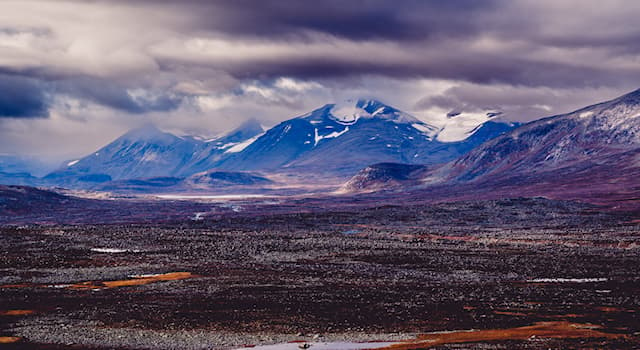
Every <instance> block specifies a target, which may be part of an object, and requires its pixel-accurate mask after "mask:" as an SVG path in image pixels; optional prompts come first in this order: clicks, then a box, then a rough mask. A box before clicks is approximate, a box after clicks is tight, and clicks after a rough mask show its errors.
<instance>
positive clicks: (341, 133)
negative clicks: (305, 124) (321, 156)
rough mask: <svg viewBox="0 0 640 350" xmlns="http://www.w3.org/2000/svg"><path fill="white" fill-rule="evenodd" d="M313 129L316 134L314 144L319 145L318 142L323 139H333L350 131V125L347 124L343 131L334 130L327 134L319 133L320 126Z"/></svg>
mask: <svg viewBox="0 0 640 350" xmlns="http://www.w3.org/2000/svg"><path fill="white" fill-rule="evenodd" d="M313 130H314V132H315V135H314V140H315V143H314V144H313V146H317V145H318V142H320V141H321V140H323V139H333V138H336V137H340V136H342V135H343V134H344V133H346V132H347V131H349V127H348V126H347V127H345V128H344V130H342V131H334V132H332V133H330V134H327V135H319V134H318V128H314V129H313Z"/></svg>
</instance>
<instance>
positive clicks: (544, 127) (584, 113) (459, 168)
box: [444, 90, 640, 181]
mask: <svg viewBox="0 0 640 350" xmlns="http://www.w3.org/2000/svg"><path fill="white" fill-rule="evenodd" d="M639 148H640V90H636V91H634V92H631V93H629V94H627V95H624V96H621V97H619V98H616V99H614V100H611V101H607V102H603V103H599V104H596V105H592V106H588V107H585V108H582V109H579V110H577V111H575V112H571V113H568V114H563V115H557V116H553V117H548V118H544V119H540V120H536V121H533V122H531V123H528V124H526V125H523V126H521V127H519V128H517V129H515V130H513V131H511V132H509V133H506V134H504V135H502V136H499V137H497V138H495V139H493V140H491V141H489V142H487V143H485V144H484V145H482V146H480V147H478V148H477V149H475V150H473V151H471V152H469V153H468V154H467V155H465V156H463V157H461V158H460V159H458V160H456V161H455V162H453V163H451V164H450V165H449V166H448V167H446V169H444V170H446V171H447V172H448V176H449V177H451V178H453V179H455V180H457V181H478V180H481V179H487V178H496V177H513V176H516V175H518V174H543V173H548V172H555V171H558V170H560V169H563V168H567V167H585V166H587V167H591V166H594V167H595V166H597V165H598V164H600V163H603V162H607V163H608V161H610V160H612V159H615V157H616V156H623V155H624V154H627V153H635V152H636V151H637V150H638V149H639ZM619 166H620V167H618V168H612V169H611V173H612V175H614V176H615V175H617V172H618V171H622V169H625V168H627V167H629V166H631V167H638V166H640V164H638V163H635V164H634V163H633V162H632V163H630V164H624V163H621V164H619Z"/></svg>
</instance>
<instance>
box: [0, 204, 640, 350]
mask: <svg viewBox="0 0 640 350" xmlns="http://www.w3.org/2000/svg"><path fill="white" fill-rule="evenodd" d="M639 217H640V214H638V213H634V212H614V211H606V210H604V209H602V208H598V207H594V206H590V205H585V204H578V203H571V202H559V201H552V200H546V199H514V200H500V201H475V202H459V203H448V204H434V205H416V206H391V205H389V206H384V207H378V208H368V209H365V208H352V209H345V210H340V211H338V210H322V211H318V212H307V213H277V212H275V213H272V212H269V211H267V210H265V211H264V212H261V213H260V212H255V211H253V212H251V213H246V214H244V215H243V214H237V213H236V214H234V215H230V216H215V217H213V216H211V217H207V216H205V217H204V218H203V220H198V221H194V220H189V219H186V220H182V221H181V220H175V221H172V222H158V223H157V224H149V223H144V224H135V223H132V224H100V225H47V226H39V225H22V226H9V225H7V226H3V227H2V228H0V243H1V244H0V256H1V258H0V305H2V306H1V307H0V342H1V341H2V339H3V338H2V337H7V338H4V339H5V342H6V343H7V344H4V345H3V346H5V347H6V348H14V349H235V348H242V347H244V346H249V345H256V344H278V343H286V342H290V341H295V340H299V341H308V342H312V341H315V342H316V343H318V344H319V342H342V341H350V342H359V341H362V342H366V341H377V340H394V341H403V340H409V339H413V338H415V337H416V336H418V335H420V334H424V333H428V332H436V331H445V330H487V329H513V328H514V327H523V326H529V325H533V324H535V323H537V322H560V321H562V322H564V321H566V322H572V323H575V324H579V325H589V326H588V327H592V328H593V329H597V330H598V331H600V332H603V334H607V335H613V336H612V337H609V336H607V337H604V336H602V334H600V336H593V337H592V336H589V337H582V336H581V337H577V338H571V337H569V336H567V337H563V336H562V335H551V336H548V337H532V338H528V339H515V338H514V339H486V340H482V341H474V342H462V343H461V341H458V340H451V343H448V344H442V345H438V348H484V349H503V348H509V349H514V348H523V349H524V348H526V349H547V348H585V347H587V348H588V347H591V348H602V347H604V348H607V347H608V348H616V349H622V348H628V349H633V348H637V346H638V344H640V343H639V342H640V337H639V336H638V334H639V333H638V332H640V270H639V269H638V268H637V267H638V266H640V249H639V245H638V242H640V241H639V238H640V225H639V224H638V221H637V220H638V218H639ZM572 327H573V326H572ZM580 327H583V326H580ZM574 328H575V327H574ZM9 337H16V338H9ZM314 337H315V339H314ZM316 347H317V348H320V345H316ZM406 348H410V347H406ZM414 348H415V347H414ZM311 349H313V346H312V347H311Z"/></svg>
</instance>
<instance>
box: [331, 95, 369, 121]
mask: <svg viewBox="0 0 640 350" xmlns="http://www.w3.org/2000/svg"><path fill="white" fill-rule="evenodd" d="M331 116H332V117H333V119H334V120H335V121H337V122H338V123H340V124H345V125H352V124H355V123H356V122H358V119H360V118H367V117H368V118H371V117H372V115H371V114H369V112H367V111H365V110H364V109H362V108H360V107H358V106H356V105H355V104H354V103H353V101H346V102H344V103H337V104H335V105H334V106H333V108H331Z"/></svg>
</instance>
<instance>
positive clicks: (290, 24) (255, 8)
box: [182, 0, 496, 41]
mask: <svg viewBox="0 0 640 350" xmlns="http://www.w3.org/2000/svg"><path fill="white" fill-rule="evenodd" d="M187 4H188V5H187V7H183V9H187V10H188V11H190V12H191V13H192V15H193V17H194V18H196V19H197V21H194V22H192V24H196V25H197V28H198V29H204V30H214V31H223V32H226V33H229V34H232V35H247V36H259V37H269V38H274V37H281V36H284V37H291V36H299V35H304V34H305V33H306V32H308V31H314V32H322V33H328V34H332V35H335V36H337V37H342V38H348V39H353V40H376V39H384V40H394V41H404V40H416V39H424V38H428V37H431V36H440V35H443V34H446V35H447V36H459V35H470V34H473V33H474V32H476V31H477V30H478V29H479V27H478V24H479V23H475V22H473V21H470V20H469V19H470V17H472V16H474V15H476V14H477V13H480V12H485V11H491V10H496V4H495V1H493V0H487V1H474V0H449V1H440V0H402V1H393V2H391V1H384V0H375V1H372V0H355V1H344V0H325V1H315V2H313V3H309V2H305V1H298V0H280V1H273V0H270V1H252V0H236V1H230V0H229V1H215V2H209V3H207V2H202V1H188V2H187ZM182 6H184V2H183V3H182Z"/></svg>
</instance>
